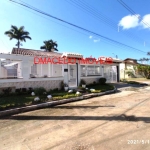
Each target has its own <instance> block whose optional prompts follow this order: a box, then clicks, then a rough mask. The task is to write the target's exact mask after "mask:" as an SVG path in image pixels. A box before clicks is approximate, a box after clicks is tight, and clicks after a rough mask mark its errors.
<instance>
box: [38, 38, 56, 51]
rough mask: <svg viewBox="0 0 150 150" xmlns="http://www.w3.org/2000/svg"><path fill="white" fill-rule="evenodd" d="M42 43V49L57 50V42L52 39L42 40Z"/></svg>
mask: <svg viewBox="0 0 150 150" xmlns="http://www.w3.org/2000/svg"><path fill="white" fill-rule="evenodd" d="M43 43H44V45H43V46H41V47H40V48H41V49H44V50H45V51H47V52H52V51H53V50H55V51H58V49H57V46H58V44H57V43H56V42H54V41H53V40H48V41H44V42H43Z"/></svg>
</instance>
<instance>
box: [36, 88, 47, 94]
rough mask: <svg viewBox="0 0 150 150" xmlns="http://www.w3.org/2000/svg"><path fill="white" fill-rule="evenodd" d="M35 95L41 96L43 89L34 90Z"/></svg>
mask: <svg viewBox="0 0 150 150" xmlns="http://www.w3.org/2000/svg"><path fill="white" fill-rule="evenodd" d="M34 92H35V95H43V93H44V92H46V90H45V88H43V87H39V88H35V89H34Z"/></svg>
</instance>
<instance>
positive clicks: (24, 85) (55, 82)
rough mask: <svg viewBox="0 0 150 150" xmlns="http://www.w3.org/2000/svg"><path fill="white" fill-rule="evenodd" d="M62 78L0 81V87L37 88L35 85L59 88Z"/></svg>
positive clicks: (47, 88) (48, 88)
mask: <svg viewBox="0 0 150 150" xmlns="http://www.w3.org/2000/svg"><path fill="white" fill-rule="evenodd" d="M62 81H63V80H43V81H22V82H19V81H18V82H17V81H16V82H9V81H7V83H4V82H3V83H0V88H5V87H12V88H16V89H17V88H29V87H32V88H37V87H44V88H45V89H46V90H50V89H55V88H59V89H60V83H61V82H62Z"/></svg>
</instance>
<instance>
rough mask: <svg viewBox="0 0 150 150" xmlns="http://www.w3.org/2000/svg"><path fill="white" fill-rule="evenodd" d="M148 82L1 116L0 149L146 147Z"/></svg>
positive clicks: (135, 149) (149, 116)
mask: <svg viewBox="0 0 150 150" xmlns="http://www.w3.org/2000/svg"><path fill="white" fill-rule="evenodd" d="M149 91H150V87H145V89H139V90H135V91H134V90H132V91H122V92H118V93H116V94H111V95H106V96H102V97H96V98H92V99H88V100H83V101H79V102H74V103H70V104H65V105H61V106H57V107H53V108H46V109H41V110H36V111H32V112H27V113H22V114H19V115H14V116H11V117H6V118H2V119H0V150H72V149H75V147H76V148H77V147H79V145H80V146H85V147H86V149H87V150H143V149H144V150H149V149H150V109H149V108H150V92H149Z"/></svg>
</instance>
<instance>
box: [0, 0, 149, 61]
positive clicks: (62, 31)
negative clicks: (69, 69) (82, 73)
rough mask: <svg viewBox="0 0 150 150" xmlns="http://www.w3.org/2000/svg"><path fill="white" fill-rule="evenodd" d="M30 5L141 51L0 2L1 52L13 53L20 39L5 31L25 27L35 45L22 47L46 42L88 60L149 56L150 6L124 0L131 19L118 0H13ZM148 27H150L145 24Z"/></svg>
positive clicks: (25, 44) (27, 46)
mask: <svg viewBox="0 0 150 150" xmlns="http://www.w3.org/2000/svg"><path fill="white" fill-rule="evenodd" d="M15 1H18V2H21V3H22V2H25V3H27V4H29V5H32V6H34V7H36V8H38V9H40V10H42V11H44V12H46V13H48V14H51V15H52V16H55V17H57V18H60V19H63V20H65V21H68V22H70V23H73V24H75V25H78V26H80V27H83V28H85V29H88V30H90V31H93V32H95V33H97V34H100V35H102V36H105V37H107V38H110V39H111V40H115V41H118V42H120V43H123V44H126V45H128V46H131V47H134V48H135V49H139V50H141V51H143V52H140V51H138V50H134V49H130V48H127V47H122V46H120V45H118V44H114V43H112V42H110V41H108V40H105V39H103V38H101V37H99V36H95V35H93V34H91V33H87V32H84V31H82V30H79V29H77V28H75V27H72V26H69V25H67V24H64V23H62V22H60V21H58V20H55V19H52V18H49V17H47V16H44V15H42V14H39V13H37V12H34V11H32V10H29V9H27V8H25V7H22V6H20V5H17V4H15V3H13V2H11V1H9V0H0V20H1V28H0V52H11V50H12V48H13V47H15V44H16V40H11V41H10V40H9V38H8V37H7V36H6V35H4V32H5V31H7V30H9V29H10V27H11V25H15V26H17V27H20V26H24V27H25V30H27V31H29V32H30V36H31V38H32V40H28V39H27V41H26V42H25V43H23V46H22V48H28V49H36V50H40V46H42V45H43V41H44V40H49V39H53V40H54V41H57V43H58V50H59V52H75V53H80V54H83V55H84V57H89V56H91V55H92V56H93V57H96V58H98V57H100V56H109V57H115V55H118V58H120V59H125V58H134V59H139V58H143V57H147V58H148V57H150V56H147V55H146V53H147V52H148V51H150V9H149V6H150V1H149V0H145V1H143V0H138V1H135V0H123V2H125V3H126V4H127V5H128V6H129V7H130V8H131V9H132V10H134V12H136V16H137V17H136V16H134V15H132V14H131V12H129V11H128V10H127V9H125V8H124V7H123V6H122V5H121V4H120V3H119V2H118V1H117V0H82V1H81V0H42V1H41V0H21V1H20V0H15ZM143 22H145V23H146V24H147V25H145V24H143Z"/></svg>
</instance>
